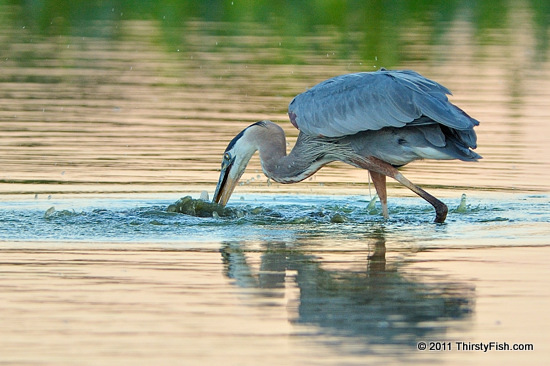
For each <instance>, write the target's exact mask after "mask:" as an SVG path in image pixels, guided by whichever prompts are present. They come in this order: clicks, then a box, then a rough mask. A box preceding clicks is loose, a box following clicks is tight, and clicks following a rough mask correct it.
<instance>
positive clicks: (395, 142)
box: [214, 69, 481, 222]
mask: <svg viewBox="0 0 550 366" xmlns="http://www.w3.org/2000/svg"><path fill="white" fill-rule="evenodd" d="M447 94H451V92H450V91H449V90H448V89H447V88H445V87H444V86H442V85H440V84H438V83H436V82H435V81H432V80H429V79H426V78H424V77H423V76H421V75H419V74H418V73H416V72H414V71H409V70H402V71H390V70H385V69H381V70H380V71H377V72H363V73H355V74H348V75H341V76H336V77H334V78H331V79H328V80H326V81H323V82H322V83H320V84H318V85H316V86H314V87H312V88H311V89H309V90H308V91H306V92H304V93H302V94H300V95H298V96H296V97H295V98H294V99H293V100H292V102H291V103H290V105H289V108H288V114H289V117H290V121H291V123H292V124H293V125H294V126H295V127H297V128H298V129H299V130H300V134H299V135H298V140H297V142H296V145H295V146H294V148H293V149H292V151H291V152H290V154H288V155H287V154H286V140H285V135H284V132H283V130H282V129H281V128H280V127H279V126H278V125H276V124H274V123H273V122H270V121H260V122H257V123H255V124H253V125H251V126H249V127H247V128H246V129H245V130H243V131H242V132H241V133H239V134H238V135H237V136H236V137H235V138H234V139H233V140H232V141H231V142H230V143H229V145H228V147H227V149H226V151H225V155H224V161H223V162H222V171H221V174H220V179H219V182H218V186H217V188H216V192H215V194H214V201H215V202H219V203H221V204H222V205H225V204H226V203H227V200H228V199H229V197H230V196H231V193H232V191H233V189H234V187H235V185H236V182H237V181H238V179H239V178H240V176H241V175H242V174H243V172H244V169H245V168H246V164H247V163H248V161H249V160H250V158H251V156H252V155H253V154H254V152H255V151H257V150H259V152H260V159H261V162H262V168H263V170H264V173H265V174H266V175H267V176H268V177H269V178H271V179H273V180H275V181H278V182H281V183H294V182H298V181H301V180H303V179H305V178H307V177H309V176H310V175H312V174H314V173H315V172H316V171H317V170H318V169H320V168H321V167H322V166H323V165H325V164H328V163H330V162H332V161H336V160H339V161H343V162H345V163H348V164H350V165H353V166H356V167H359V168H363V169H367V170H368V171H369V172H370V174H371V177H372V178H373V183H374V185H375V188H376V190H377V192H378V195H379V197H380V201H381V203H382V212H383V214H384V216H385V217H387V216H388V211H387V201H386V199H387V195H386V176H389V177H392V178H394V179H396V180H397V181H399V182H400V183H402V184H404V185H405V186H407V187H408V188H409V189H411V190H412V191H414V192H415V193H417V194H418V195H420V196H421V197H422V198H424V199H425V200H427V201H428V202H430V203H431V204H432V205H433V206H434V208H435V210H436V219H435V221H436V222H443V221H444V220H445V217H446V215H447V207H446V206H445V204H443V203H442V202H441V201H439V200H438V199H436V198H435V197H433V196H431V195H429V194H428V193H427V192H425V191H424V190H422V189H421V188H419V187H417V186H416V185H414V184H412V183H411V182H410V181H408V180H407V179H406V178H405V177H404V176H403V175H402V174H401V173H399V172H398V171H397V169H396V167H399V166H402V165H405V164H407V163H409V162H411V161H414V160H418V159H437V160H443V159H460V160H464V161H476V160H477V159H480V158H481V156H479V155H478V154H476V153H475V152H473V151H472V150H471V149H475V148H476V134H475V132H474V130H473V128H474V126H477V125H478V124H479V122H478V121H477V120H475V119H473V118H471V117H470V116H468V115H467V114H466V113H465V112H464V111H462V110H461V109H460V108H458V107H457V106H455V105H453V104H452V103H450V102H449V100H448V99H447Z"/></svg>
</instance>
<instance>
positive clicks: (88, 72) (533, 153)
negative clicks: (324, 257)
mask: <svg viewBox="0 0 550 366" xmlns="http://www.w3.org/2000/svg"><path fill="white" fill-rule="evenodd" d="M516 17H517V18H518V20H513V21H510V23H509V29H506V33H507V34H509V36H510V37H509V39H507V42H503V43H501V42H494V43H488V44H483V43H482V44H477V43H474V42H473V39H472V37H470V35H471V33H472V32H473V31H474V30H473V29H472V26H473V25H472V24H471V23H468V22H465V21H462V20H460V19H457V20H454V21H451V22H449V23H448V30H447V32H446V38H448V42H444V43H438V44H434V45H430V44H424V43H422V42H420V41H418V38H419V37H420V38H421V36H422V32H423V29H422V28H415V27H412V28H411V29H410V30H409V32H407V34H406V35H404V36H403V37H406V38H410V39H411V41H410V42H408V43H407V47H406V48H405V49H404V50H403V52H404V54H405V55H407V58H408V59H407V60H406V62H403V63H401V64H396V65H392V68H412V69H415V70H417V71H419V72H420V73H422V74H424V75H426V76H427V77H429V78H433V79H435V80H437V81H439V82H441V83H442V84H444V85H446V86H448V87H449V88H450V89H451V90H452V91H453V93H454V96H453V97H452V100H453V102H455V103H456V104H457V105H459V106H461V107H462V108H464V109H465V110H466V111H468V113H470V114H471V115H472V116H474V117H475V118H477V119H479V120H480V121H481V125H480V126H479V127H478V128H477V133H478V136H479V149H478V152H479V153H480V154H481V155H483V156H484V159H483V160H482V161H480V162H479V163H475V164H471V163H462V162H455V161H452V162H432V161H426V162H418V163H414V164H411V165H410V166H408V167H406V168H404V172H405V174H406V175H407V176H408V177H409V178H410V179H411V180H412V181H414V182H416V183H418V184H420V185H425V186H436V187H443V188H446V189H454V188H458V189H460V190H464V189H468V190H477V189H489V190H497V191H508V190H520V191H548V189H549V187H550V185H549V183H548V182H549V180H550V169H549V168H550V150H549V149H550V148H549V146H550V143H549V142H550V141H549V137H548V136H550V133H549V132H550V131H549V127H548V126H549V124H548V123H547V121H548V119H549V118H550V107H549V106H548V103H547V101H548V100H550V91H548V88H547V87H546V86H547V85H548V82H549V81H550V67H549V65H548V61H546V60H547V59H548V58H547V57H546V58H542V59H541V58H540V57H536V58H535V57H533V53H534V52H535V49H536V47H535V46H536V42H535V39H534V38H533V34H534V33H533V32H534V31H533V29H531V28H529V27H526V26H525V23H523V22H521V21H520V20H521V19H528V17H529V14H528V13H526V12H520V13H518V14H517V15H516ZM514 19H515V18H514ZM216 27H222V28H223V27H224V24H208V23H201V22H200V21H195V22H191V23H189V25H188V28H186V32H187V33H186V43H185V49H181V50H170V51H167V50H166V49H165V48H164V47H163V46H162V45H161V44H159V43H158V42H157V35H156V28H155V23H154V22H151V21H145V20H143V21H137V20H133V21H128V22H126V23H124V32H122V33H121V34H120V37H119V38H117V39H116V40H111V39H105V38H93V37H70V36H68V37H64V38H61V39H60V38H54V37H52V38H48V37H42V38H39V40H38V41H36V40H34V39H33V40H32V41H30V40H29V37H31V35H29V34H27V33H24V32H23V31H16V30H14V29H8V30H7V33H6V34H4V36H3V37H2V38H0V43H1V44H2V47H3V48H4V55H5V57H3V58H2V59H1V60H0V63H1V68H2V72H1V74H0V83H1V86H2V88H1V89H0V121H1V124H0V154H1V156H2V171H1V173H0V193H2V194H15V193H22V194H34V193H58V192H65V193H67V192H71V193H85V192H113V191H115V192H143V191H148V192H151V191H153V192H173V191H180V190H185V189H189V188H190V187H194V186H202V187H206V188H208V189H209V190H213V188H214V186H215V181H216V179H217V170H218V169H219V164H220V154H221V152H222V151H223V150H224V148H225V145H226V144H227V142H228V141H229V140H230V139H231V138H232V137H233V136H234V135H235V134H236V133H238V132H239V131H240V130H241V129H242V128H244V127H246V126H247V125H248V124H249V123H252V122H254V121H257V120H260V119H271V120H274V121H276V122H279V123H280V124H281V126H283V127H284V129H285V130H286V132H287V134H288V136H289V142H290V145H292V144H293V142H294V140H295V137H296V135H297V131H296V130H295V129H294V128H293V127H292V126H291V125H290V123H288V121H287V117H286V107H287V104H288V102H289V101H290V100H291V98H292V97H293V96H294V95H296V94H298V93H300V92H302V91H303V90H305V89H306V88H308V87H310V86H312V85H314V84H315V83H317V82H319V81H321V80H323V79H325V78H328V77H331V76H334V75H337V74H342V73H347V72H354V71H370V70H375V69H377V68H378V67H380V66H388V65H382V64H380V63H378V62H376V61H375V60H373V61H372V62H371V63H370V64H364V63H360V62H354V60H357V58H354V56H353V55H350V57H351V59H350V60H346V59H340V58H337V57H333V58H331V57H328V59H327V57H326V55H325V54H324V53H323V55H317V56H315V55H303V57H305V59H306V60H307V61H308V62H307V63H306V64H280V63H265V62H263V61H262V62H259V61H258V59H257V56H258V55H257V52H270V53H273V55H275V54H276V53H277V47H267V48H266V47H262V46H260V45H272V44H274V43H276V39H277V35H276V34H275V33H270V32H269V30H265V31H264V32H262V33H260V34H258V35H254V36H237V35H236V36H232V35H217V34H212V33H210V32H206V31H204V29H212V28H213V29H216ZM338 32H339V31H338V30H334V29H330V28H326V29H325V28H320V29H319V31H318V35H317V37H318V38H316V39H315V42H317V43H319V45H320V46H321V47H325V48H326V49H327V50H328V49H330V48H331V44H332V42H334V41H335V39H337V38H338V35H339V33H338ZM488 32H489V35H488V37H492V36H495V37H497V36H498V35H497V34H491V33H490V31H488ZM304 37H308V36H304ZM305 42H306V43H307V40H305ZM216 44H218V46H216ZM296 52H299V51H296ZM539 53H540V52H539ZM236 56H238V58H237V59H235V57H236ZM329 56H330V54H329ZM270 57H271V56H269V55H262V57H261V58H262V60H265V59H269V58H270ZM323 57H324V59H323ZM355 57H356V56H355ZM426 58H428V59H427V60H426ZM258 175H260V176H261V177H260V178H259V179H258V177H257V176H258ZM252 178H253V179H252ZM243 179H244V181H245V182H246V181H247V180H253V181H254V182H252V183H253V185H255V186H256V187H258V185H259V186H260V187H262V190H263V191H273V190H274V189H277V186H275V187H274V188H267V187H266V186H265V178H264V177H263V175H262V174H261V169H260V166H259V161H258V159H257V158H254V159H253V160H252V162H251V165H250V168H249V169H248V171H247V173H246V174H245V176H244V177H243ZM366 179H367V176H366V174H365V172H362V171H359V170H357V169H352V168H350V167H347V166H343V165H341V164H333V165H331V166H329V167H326V168H324V169H323V170H321V171H320V172H319V173H318V174H317V175H316V176H315V177H314V178H313V179H312V180H311V181H309V182H305V183H302V184H301V185H302V186H303V187H300V188H293V187H281V188H280V189H285V190H291V191H292V190H293V189H298V190H300V189H305V187H306V186H307V187H309V188H308V189H312V188H316V187H318V186H319V184H321V183H322V184H325V185H326V186H327V187H333V188H336V189H341V188H342V187H345V189H346V191H347V190H348V189H354V188H359V189H361V190H364V188H365V186H366ZM304 185H305V186H304ZM252 188H254V187H252ZM239 189H242V190H244V189H246V187H245V188H239ZM326 189H328V188H323V191H325V190H326Z"/></svg>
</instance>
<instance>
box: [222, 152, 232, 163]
mask: <svg viewBox="0 0 550 366" xmlns="http://www.w3.org/2000/svg"><path fill="white" fill-rule="evenodd" d="M223 159H224V160H227V161H229V160H231V154H230V153H228V152H226V153H225V154H224V156H223Z"/></svg>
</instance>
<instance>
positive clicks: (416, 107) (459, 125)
mask: <svg viewBox="0 0 550 366" xmlns="http://www.w3.org/2000/svg"><path fill="white" fill-rule="evenodd" d="M446 94H451V92H450V91H449V90H448V89H447V88H445V87H444V86H442V85H440V84H438V83H436V82H435V81H432V80H429V79H426V78H424V77H423V76H421V75H419V74H417V73H416V72H414V71H409V70H402V71H387V70H381V71H377V72H363V73H356V74H348V75H341V76H336V77H334V78H332V79H328V80H326V81H324V82H322V83H320V84H318V85H316V86H314V87H313V88H311V89H309V90H308V91H306V92H304V93H302V94H299V95H297V96H296V97H295V98H294V99H293V100H292V102H291V103H290V105H289V115H291V116H292V117H291V120H292V122H293V123H294V124H295V125H296V126H297V127H298V128H299V129H300V130H301V131H302V132H304V133H306V134H310V135H314V136H319V135H321V136H326V137H340V136H346V135H352V134H355V133H358V132H360V131H366V130H379V129H381V128H384V127H403V126H405V125H420V124H430V123H431V124H433V123H434V121H435V122H437V123H440V124H442V125H445V126H448V127H450V128H453V129H457V130H464V133H463V134H461V138H462V139H463V140H464V141H465V142H471V143H472V145H470V146H474V145H475V133H474V132H473V130H472V128H473V126H475V125H477V124H479V122H478V121H476V120H475V119H473V118H471V117H470V116H468V115H467V114H466V113H465V112H463V111H462V110H461V109H460V108H458V107H456V106H455V105H453V104H452V103H450V102H449V100H448V99H447V96H446ZM426 117H427V118H426ZM461 132H462V131H461Z"/></svg>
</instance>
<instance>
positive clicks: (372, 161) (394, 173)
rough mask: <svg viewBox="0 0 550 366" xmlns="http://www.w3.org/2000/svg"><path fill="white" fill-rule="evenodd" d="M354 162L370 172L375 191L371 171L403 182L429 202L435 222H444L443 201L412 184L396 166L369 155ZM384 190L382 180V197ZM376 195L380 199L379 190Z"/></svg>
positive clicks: (444, 206) (445, 208) (445, 211)
mask: <svg viewBox="0 0 550 366" xmlns="http://www.w3.org/2000/svg"><path fill="white" fill-rule="evenodd" d="M354 163H355V164H357V166H360V167H362V168H364V169H367V170H369V171H370V172H371V177H372V180H373V182H374V186H375V187H376V191H377V192H378V187H377V185H376V180H375V177H374V175H373V174H372V173H373V172H374V173H378V174H380V175H385V176H388V177H390V178H393V179H395V180H396V181H398V182H399V183H401V184H403V185H404V186H405V187H407V188H408V189H410V190H411V191H413V192H414V193H416V194H417V195H419V196H420V197H422V198H423V199H424V200H426V201H427V202H428V203H430V204H431V205H432V206H433V207H434V209H435V220H434V221H435V222H437V223H442V222H445V219H446V218H447V212H448V211H449V209H448V208H447V206H446V205H445V204H444V203H443V202H441V201H440V200H438V199H437V198H435V197H434V196H432V195H431V194H429V193H428V192H426V191H425V190H423V189H422V188H420V187H418V186H417V185H415V184H413V183H412V182H411V181H410V180H408V179H407V178H405V177H404V176H403V174H401V173H400V172H399V171H398V170H397V169H396V168H394V167H393V166H391V165H390V164H388V163H386V162H385V161H382V160H380V159H377V158H375V157H369V158H368V159H364V160H363V159H362V160H356V161H354ZM385 192H386V184H385V180H384V197H385V196H386V195H385ZM378 195H379V196H380V201H382V195H381V194H380V192H379V193H378Z"/></svg>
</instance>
